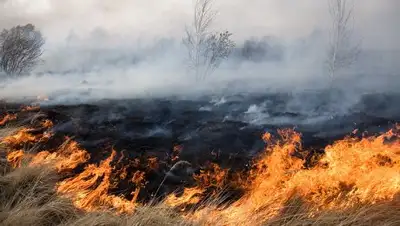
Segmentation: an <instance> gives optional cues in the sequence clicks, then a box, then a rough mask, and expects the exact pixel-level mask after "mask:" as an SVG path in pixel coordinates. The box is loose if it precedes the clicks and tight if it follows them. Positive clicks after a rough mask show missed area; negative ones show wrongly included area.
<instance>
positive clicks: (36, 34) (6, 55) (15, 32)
mask: <svg viewBox="0 0 400 226" xmlns="http://www.w3.org/2000/svg"><path fill="white" fill-rule="evenodd" d="M43 45H44V39H43V36H42V34H41V33H40V31H37V30H35V27H34V26H33V25H32V24H27V25H25V26H16V27H13V28H11V29H10V30H6V29H4V30H3V31H2V32H1V33H0V68H1V69H2V70H3V71H4V72H5V73H6V74H7V75H10V76H18V75H21V74H22V73H24V72H28V71H29V70H31V69H32V68H33V67H34V66H36V64H37V63H38V62H39V60H40V56H41V55H42V54H43V50H42V46H43Z"/></svg>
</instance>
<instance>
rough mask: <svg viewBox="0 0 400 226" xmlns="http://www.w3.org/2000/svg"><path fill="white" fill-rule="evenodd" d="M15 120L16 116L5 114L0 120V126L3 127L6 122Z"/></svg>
mask: <svg viewBox="0 0 400 226" xmlns="http://www.w3.org/2000/svg"><path fill="white" fill-rule="evenodd" d="M15 119H17V115H16V114H7V115H6V116H4V117H3V118H2V119H0V126H4V125H5V124H6V123H7V122H9V121H12V120H15Z"/></svg>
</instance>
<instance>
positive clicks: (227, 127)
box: [1, 93, 400, 202]
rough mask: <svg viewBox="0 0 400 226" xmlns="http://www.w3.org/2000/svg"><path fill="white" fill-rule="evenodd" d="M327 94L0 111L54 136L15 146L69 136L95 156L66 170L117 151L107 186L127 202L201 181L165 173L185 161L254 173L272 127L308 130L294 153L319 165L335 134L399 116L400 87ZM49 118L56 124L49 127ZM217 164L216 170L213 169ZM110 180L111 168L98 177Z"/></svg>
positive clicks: (381, 127) (381, 126)
mask: <svg viewBox="0 0 400 226" xmlns="http://www.w3.org/2000/svg"><path fill="white" fill-rule="evenodd" d="M321 96H323V95H321V93H303V94H300V95H297V94H296V95H294V94H287V93H281V94H241V95H228V96H204V97H201V98H191V99H182V98H166V99H125V100H99V101H92V102H90V103H85V104H73V103H69V104H67V105H65V104H61V103H57V102H51V101H48V102H42V103H40V104H39V107H27V106H30V103H6V102H4V103H2V105H3V106H2V112H1V116H2V118H5V117H6V116H7V115H14V114H15V115H17V119H16V120H15V121H9V122H8V123H4V124H7V125H16V126H27V125H28V126H27V127H29V128H31V129H30V131H29V134H33V135H35V134H52V136H51V137H50V138H49V139H46V140H45V141H35V142H31V143H29V142H25V143H18V144H15V145H16V146H15V147H14V148H15V149H23V150H26V149H30V150H32V149H34V151H35V152H40V151H44V150H47V151H49V150H50V152H52V151H55V150H56V148H57V147H59V146H60V145H62V144H63V143H64V142H65V139H66V137H68V139H73V140H74V141H76V142H77V143H78V144H79V146H80V147H81V148H82V149H84V150H86V151H87V152H88V153H89V155H90V158H89V159H88V161H87V162H86V163H85V164H81V165H79V166H77V167H76V168H74V169H72V170H71V171H70V172H68V173H66V174H63V176H64V177H65V178H68V177H71V175H79V174H82V173H83V172H84V171H85V167H87V165H88V164H97V165H99V164H101V162H102V161H103V162H104V161H106V160H107V159H110V158H111V157H112V159H110V161H111V163H110V164H111V166H112V167H111V168H112V170H111V173H110V175H109V178H108V179H109V181H110V182H109V183H111V184H112V185H110V186H108V187H107V192H108V193H110V194H113V195H116V196H122V197H124V198H126V199H127V200H133V199H135V200H137V201H139V202H149V201H151V200H154V198H155V196H157V197H158V196H160V197H164V196H165V195H168V193H169V192H172V189H170V186H173V187H174V191H175V192H176V190H175V188H177V187H178V188H179V187H181V188H183V187H193V186H195V184H196V180H187V179H182V181H180V182H179V183H173V184H171V183H169V182H168V180H165V179H166V176H168V173H169V172H170V168H171V167H173V165H174V164H176V163H177V162H179V161H187V162H188V163H190V167H192V168H191V169H192V171H191V172H192V173H193V174H194V177H195V178H196V175H197V174H199V173H200V172H204V171H207V170H208V172H211V174H214V175H216V174H218V173H219V172H221V171H223V169H229V173H227V174H224V177H234V176H235V173H237V172H247V171H249V170H250V168H251V167H250V166H251V162H252V161H253V160H254V158H256V157H257V156H258V155H259V154H260V153H261V152H262V151H263V150H264V147H265V145H266V142H267V141H265V140H263V139H261V138H262V136H263V134H265V133H266V132H268V133H271V134H273V135H274V134H276V133H277V129H279V128H292V129H294V130H295V131H297V132H300V133H301V134H302V144H301V146H302V148H301V150H300V148H299V149H298V152H295V153H291V155H293V156H294V157H296V158H300V159H303V160H305V163H304V165H305V167H312V166H313V165H314V164H315V161H316V159H318V158H315V157H318V156H320V155H323V153H324V147H326V145H328V144H331V143H332V142H333V141H335V140H338V139H342V138H343V137H345V136H348V135H352V136H359V137H360V136H363V135H365V133H368V134H375V133H381V132H385V131H388V130H389V129H390V128H392V127H393V126H394V123H396V122H398V121H400V107H399V106H398V104H397V102H398V100H399V97H400V95H398V94H366V95H363V96H361V97H360V98H357V100H353V101H352V102H351V101H348V99H349V98H347V97H345V96H335V97H332V95H330V96H329V98H328V97H326V98H321ZM24 106H25V107H24ZM46 120H48V121H50V122H51V123H52V126H45V125H44V124H43V122H45V121H46ZM38 144H40V145H38ZM267 145H268V142H267ZM112 150H115V151H112ZM302 150H307V151H306V152H304V151H302ZM111 152H113V154H111V155H110V153H111ZM216 165H217V166H218V172H214V171H212V170H216V169H215V166H216ZM185 170H186V169H185ZM137 172H142V174H140V175H139V174H136V173H137ZM132 178H136V179H137V180H136V181H134V179H132ZM197 178H198V177H197ZM211 178H213V179H215V178H214V176H211ZM102 179H104V175H103V176H102V177H99V178H98V179H97V180H98V181H97V182H96V183H98V184H100V183H101V182H100V181H101V180H102ZM167 179H168V178H167ZM200 179H201V178H200ZM203 180H204V178H203ZM175 182H176V181H175ZM197 182H198V181H197ZM207 183H208V184H207V186H205V189H207V190H209V193H212V192H213V189H216V188H215V187H217V186H221V184H218V183H213V182H207ZM177 185H178V186H177ZM223 185H224V186H227V187H229V186H230V185H228V184H223ZM139 188H140V189H139ZM178 190H179V189H178ZM135 191H137V192H135ZM178 193H179V192H178ZM228 193H229V195H228V196H227V197H230V198H229V199H232V200H233V199H236V198H238V197H240V194H241V191H240V189H239V188H233V187H232V188H231V189H228Z"/></svg>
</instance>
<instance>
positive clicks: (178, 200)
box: [164, 187, 205, 211]
mask: <svg viewBox="0 0 400 226" xmlns="http://www.w3.org/2000/svg"><path fill="white" fill-rule="evenodd" d="M204 192H205V189H201V188H198V187H195V188H185V189H184V191H183V194H182V195H181V196H175V195H169V196H168V197H167V198H166V199H165V200H164V203H165V204H167V205H168V206H172V207H176V206H182V207H181V211H184V210H185V207H186V205H190V204H198V203H199V202H200V201H201V199H200V197H201V196H202V195H203V193H204Z"/></svg>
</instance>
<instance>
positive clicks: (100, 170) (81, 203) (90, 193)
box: [57, 150, 140, 213]
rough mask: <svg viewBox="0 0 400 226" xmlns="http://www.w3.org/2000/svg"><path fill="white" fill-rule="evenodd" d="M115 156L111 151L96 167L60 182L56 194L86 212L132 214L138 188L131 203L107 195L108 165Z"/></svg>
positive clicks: (110, 168)
mask: <svg viewBox="0 0 400 226" xmlns="http://www.w3.org/2000/svg"><path fill="white" fill-rule="evenodd" d="M115 156H116V152H115V151H114V150H113V151H112V153H111V155H110V156H109V157H108V158H107V159H105V160H104V161H102V162H101V163H100V164H99V165H98V166H96V165H94V164H90V165H88V166H87V167H86V168H85V170H84V171H83V172H82V173H80V174H79V175H77V176H75V177H73V178H69V179H66V180H64V181H62V182H61V183H59V185H58V188H57V190H58V192H60V193H61V194H66V195H67V196H69V197H71V198H72V200H73V201H74V203H75V205H76V206H77V207H79V208H82V209H84V210H87V211H96V210H110V209H114V210H116V211H117V212H119V213H126V212H128V213H131V212H133V211H134V210H135V208H136V206H137V203H136V198H137V195H138V193H139V189H140V188H136V189H135V190H134V191H133V192H132V194H133V195H134V198H133V199H132V200H131V201H128V200H126V199H125V198H123V197H118V196H115V195H110V194H109V193H108V190H109V189H110V188H111V187H112V184H111V182H110V181H111V180H110V179H111V178H110V177H111V173H112V167H111V165H110V163H111V161H112V160H113V159H114V158H115Z"/></svg>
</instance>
